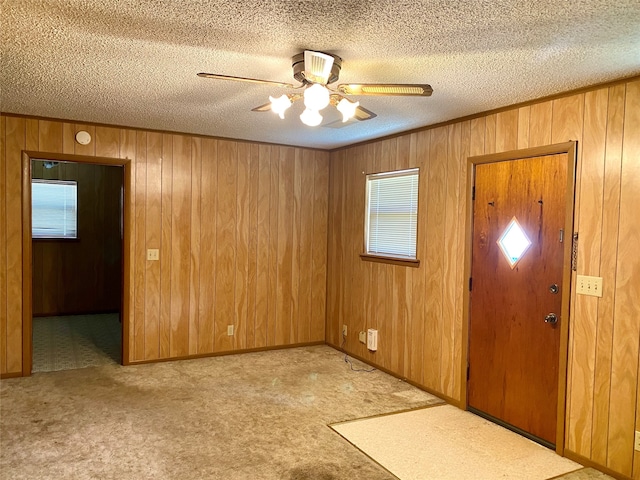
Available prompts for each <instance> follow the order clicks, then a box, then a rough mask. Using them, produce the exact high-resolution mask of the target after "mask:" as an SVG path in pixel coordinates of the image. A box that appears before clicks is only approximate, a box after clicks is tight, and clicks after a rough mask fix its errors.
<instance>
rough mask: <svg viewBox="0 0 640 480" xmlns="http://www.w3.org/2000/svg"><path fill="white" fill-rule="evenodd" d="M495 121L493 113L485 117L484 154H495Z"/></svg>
mask: <svg viewBox="0 0 640 480" xmlns="http://www.w3.org/2000/svg"><path fill="white" fill-rule="evenodd" d="M496 120H497V114H495V113H494V114H492V115H487V116H486V117H485V130H484V153H496Z"/></svg>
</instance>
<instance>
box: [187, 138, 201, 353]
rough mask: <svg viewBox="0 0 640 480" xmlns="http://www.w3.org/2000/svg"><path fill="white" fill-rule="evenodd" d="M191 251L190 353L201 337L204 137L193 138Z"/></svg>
mask: <svg viewBox="0 0 640 480" xmlns="http://www.w3.org/2000/svg"><path fill="white" fill-rule="evenodd" d="M189 180H190V182H191V219H190V220H191V224H190V230H191V240H190V246H191V252H190V266H191V275H190V279H189V355H195V354H197V353H198V339H199V338H200V331H199V323H200V225H201V223H202V211H201V208H200V205H201V194H202V188H201V185H202V139H201V138H192V139H191V178H190V179H189Z"/></svg>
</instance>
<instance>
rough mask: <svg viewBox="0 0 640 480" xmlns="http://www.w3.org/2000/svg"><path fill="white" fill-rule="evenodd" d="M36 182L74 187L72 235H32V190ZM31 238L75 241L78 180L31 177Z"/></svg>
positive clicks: (76, 235)
mask: <svg viewBox="0 0 640 480" xmlns="http://www.w3.org/2000/svg"><path fill="white" fill-rule="evenodd" d="M36 183H41V184H48V185H72V186H74V187H75V197H76V198H75V204H76V208H75V223H76V231H75V235H74V236H64V235H62V236H55V235H46V236H44V235H38V236H36V235H34V231H33V200H34V192H33V185H34V184H36ZM30 207H31V239H32V240H34V241H45V242H47V241H58V242H75V241H78V240H79V218H78V217H79V207H78V182H77V181H76V180H58V179H49V178H32V179H31V205H30Z"/></svg>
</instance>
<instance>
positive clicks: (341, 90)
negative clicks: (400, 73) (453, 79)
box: [198, 50, 433, 127]
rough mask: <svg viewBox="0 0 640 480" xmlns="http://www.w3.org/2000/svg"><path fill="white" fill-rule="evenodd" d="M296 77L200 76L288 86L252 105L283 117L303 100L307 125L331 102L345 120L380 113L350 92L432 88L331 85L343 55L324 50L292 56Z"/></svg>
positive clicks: (411, 92)
mask: <svg viewBox="0 0 640 480" xmlns="http://www.w3.org/2000/svg"><path fill="white" fill-rule="evenodd" d="M291 60H292V68H293V78H294V79H296V80H297V81H298V82H300V85H297V86H296V85H293V84H291V83H283V82H274V81H270V80H260V79H257V78H245V77H235V76H229V75H219V74H216V73H203V72H202V73H198V76H199V77H203V78H213V79H216V80H233V81H236V82H248V83H261V84H266V85H273V86H275V87H281V88H288V89H292V90H297V91H294V92H293V93H286V94H283V95H282V96H280V97H277V98H275V97H271V96H270V97H269V103H265V104H264V105H260V106H259V107H256V108H254V109H252V111H254V112H266V111H269V110H272V111H273V112H275V113H277V114H278V115H279V116H280V118H284V113H285V111H286V110H287V109H288V108H289V107H290V106H291V105H292V104H293V103H294V102H296V101H298V100H304V104H305V107H306V108H305V110H304V112H303V113H302V115H300V120H301V121H302V123H304V124H305V125H309V126H312V127H315V126H317V125H319V124H320V123H321V122H322V115H321V114H320V110H322V109H324V108H325V107H327V106H328V105H333V106H334V107H336V108H337V109H338V111H339V112H340V113H341V114H342V121H343V122H346V121H347V120H349V119H350V118H355V119H357V120H370V119H372V118H374V117H376V116H377V115H376V114H375V113H373V112H372V111H371V110H367V109H366V108H364V107H361V106H360V102H352V101H350V100H348V99H347V98H346V97H347V96H352V95H356V96H357V95H385V96H408V97H428V96H430V95H431V94H432V93H433V89H432V88H431V86H430V85H427V84H392V83H373V84H372V83H369V84H351V83H350V84H346V83H342V84H339V85H338V86H337V87H335V88H333V87H329V85H330V84H332V83H334V82H336V81H337V80H338V77H339V76H340V69H341V68H342V59H341V58H340V57H338V56H337V55H332V54H329V53H324V52H315V51H312V50H305V51H304V52H302V53H299V54H297V55H295V56H294V57H293V58H292V59H291Z"/></svg>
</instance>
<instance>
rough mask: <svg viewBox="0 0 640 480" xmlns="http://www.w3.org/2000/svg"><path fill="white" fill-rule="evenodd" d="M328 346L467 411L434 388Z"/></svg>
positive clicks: (330, 344)
mask: <svg viewBox="0 0 640 480" xmlns="http://www.w3.org/2000/svg"><path fill="white" fill-rule="evenodd" d="M327 345H329V346H330V347H331V348H335V349H336V350H338V351H339V352H342V353H345V354H347V355H349V356H350V357H352V358H355V359H356V360H360V361H361V362H362V363H366V364H367V365H371V366H372V367H375V368H376V369H378V370H380V371H381V372H384V373H386V374H388V375H391V376H392V377H395V378H398V379H400V380H402V381H403V382H406V383H408V384H409V385H413V386H414V387H416V388H419V389H420V390H424V391H425V392H427V393H430V394H431V395H435V396H436V397H438V398H441V399H442V400H444V401H445V402H447V403H448V404H450V405H453V406H454V407H458V408H459V409H461V410H465V409H466V405H464V403H463V402H461V401H460V400H456V399H455V398H452V397H449V396H447V395H445V394H443V393H442V392H438V391H437V390H434V389H432V388H429V387H427V386H425V385H422V384H420V383H418V382H414V381H413V380H410V379H408V378H406V377H403V376H402V375H399V374H397V373H396V372H394V371H392V370H389V369H388V368H385V367H382V366H380V365H378V364H377V363H375V362H371V361H369V360H367V359H365V358H362V357H361V356H359V355H356V354H353V353H351V352H347V351H346V350H344V349H342V348H340V347H339V346H338V345H334V344H333V343H331V342H327Z"/></svg>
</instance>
